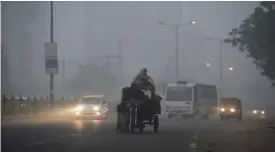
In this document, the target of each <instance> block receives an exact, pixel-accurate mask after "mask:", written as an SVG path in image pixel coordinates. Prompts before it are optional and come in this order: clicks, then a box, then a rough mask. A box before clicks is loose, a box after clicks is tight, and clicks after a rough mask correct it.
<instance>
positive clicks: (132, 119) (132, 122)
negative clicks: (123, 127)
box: [130, 108, 135, 132]
mask: <svg viewBox="0 0 275 152" xmlns="http://www.w3.org/2000/svg"><path fill="white" fill-rule="evenodd" d="M134 109H135V108H130V131H131V132H134V131H135V110H134Z"/></svg>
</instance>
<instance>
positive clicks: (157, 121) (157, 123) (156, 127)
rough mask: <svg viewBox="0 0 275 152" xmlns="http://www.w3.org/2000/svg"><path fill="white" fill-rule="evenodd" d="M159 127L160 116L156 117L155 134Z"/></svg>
mask: <svg viewBox="0 0 275 152" xmlns="http://www.w3.org/2000/svg"><path fill="white" fill-rule="evenodd" d="M158 127H159V117H158V115H155V116H154V132H158Z"/></svg>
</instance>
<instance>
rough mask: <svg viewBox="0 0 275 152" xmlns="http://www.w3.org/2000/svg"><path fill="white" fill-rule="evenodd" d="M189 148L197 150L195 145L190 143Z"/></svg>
mask: <svg viewBox="0 0 275 152" xmlns="http://www.w3.org/2000/svg"><path fill="white" fill-rule="evenodd" d="M189 148H191V149H196V148H197V143H190V144H189Z"/></svg>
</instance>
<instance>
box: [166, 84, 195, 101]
mask: <svg viewBox="0 0 275 152" xmlns="http://www.w3.org/2000/svg"><path fill="white" fill-rule="evenodd" d="M166 101H192V87H169V88H168V89H167V92H166Z"/></svg>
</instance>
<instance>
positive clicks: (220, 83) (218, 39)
mask: <svg viewBox="0 0 275 152" xmlns="http://www.w3.org/2000/svg"><path fill="white" fill-rule="evenodd" d="M206 40H211V41H218V42H219V43H220V70H219V75H220V76H219V77H220V82H219V94H218V96H219V98H218V108H220V102H221V96H222V90H223V50H222V48H223V43H224V40H225V39H223V38H206ZM229 70H231V71H232V70H233V68H232V69H231V68H229ZM218 114H219V110H218Z"/></svg>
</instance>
